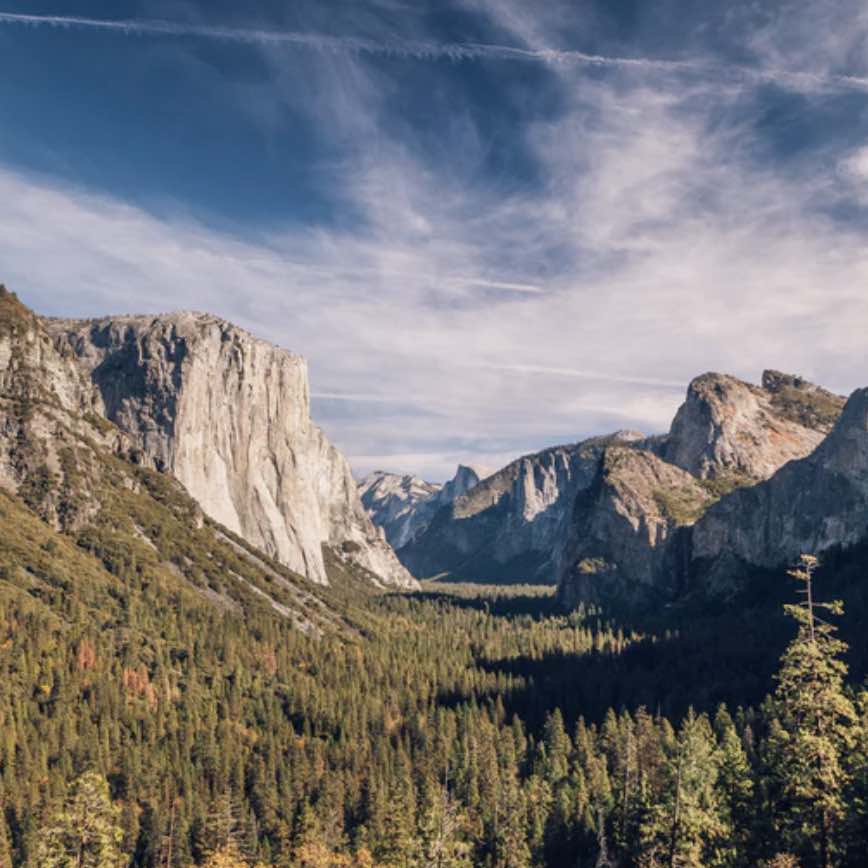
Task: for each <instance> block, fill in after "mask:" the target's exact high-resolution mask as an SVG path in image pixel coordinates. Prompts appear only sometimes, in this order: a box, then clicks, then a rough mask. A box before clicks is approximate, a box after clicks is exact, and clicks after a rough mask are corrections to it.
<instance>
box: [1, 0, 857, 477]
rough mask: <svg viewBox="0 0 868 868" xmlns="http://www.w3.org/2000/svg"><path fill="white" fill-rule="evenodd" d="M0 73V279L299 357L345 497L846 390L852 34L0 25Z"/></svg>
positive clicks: (249, 22) (602, 24)
mask: <svg viewBox="0 0 868 868" xmlns="http://www.w3.org/2000/svg"><path fill="white" fill-rule="evenodd" d="M107 22H108V23H107ZM120 22H123V23H124V24H123V26H120ZM0 51H2V56H3V57H4V75H3V76H2V78H0V197H2V198H0V201H2V203H3V207H2V208H0V279H2V280H4V281H5V282H6V283H7V285H9V286H10V287H11V288H13V289H16V290H17V291H18V292H19V294H20V295H21V296H22V297H23V298H24V299H25V300H26V301H27V302H28V303H29V304H31V306H33V307H34V308H35V309H36V310H38V311H39V312H42V313H46V314H56V315H82V316H84V315H87V316H90V315H99V314H108V313H117V312H128V311H146V312H151V311H152V312H158V311H164V310H168V309H176V308H194V309H200V310H209V311H212V312H215V313H217V314H220V315H222V316H225V317H227V318H229V319H231V320H233V321H235V322H238V323H239V324H241V325H243V326H245V327H247V328H249V329H250V330H251V331H253V332H254V333H256V334H258V335H261V336H263V337H266V338H268V339H270V340H273V341H275V342H277V343H279V344H281V345H283V346H286V347H288V348H291V349H293V350H295V351H297V352H300V353H302V354H303V355H305V356H306V357H307V359H308V361H309V365H310V372H311V381H312V389H313V393H314V396H315V397H314V414H315V418H316V419H317V421H318V422H319V423H320V424H321V425H322V426H323V427H324V428H325V430H326V431H327V433H328V434H329V435H330V437H331V438H332V439H333V440H334V441H335V442H336V443H337V445H339V446H340V447H341V448H342V449H343V450H344V451H345V452H346V454H347V455H348V456H349V457H350V459H351V461H352V463H353V465H354V467H355V469H356V471H357V472H359V473H364V472H367V471H369V470H371V469H374V468H385V469H392V470H401V471H411V472H416V473H419V474H421V475H424V476H427V477H429V478H432V479H442V478H444V477H445V476H447V475H449V473H450V471H451V468H452V467H454V465H455V464H456V463H457V462H458V461H465V462H474V463H478V464H483V465H488V466H492V467H493V466H499V465H500V464H502V463H505V462H506V461H507V460H509V459H510V458H512V457H514V456H516V455H518V454H521V453H523V452H527V451H531V450H534V449H538V448H541V447H543V446H546V445H551V444H553V443H558V442H567V441H573V440H577V439H579V438H581V437H583V436H587V435H589V434H594V433H601V432H605V431H609V430H613V429H616V428H626V427H630V428H639V429H641V430H644V431H648V432H656V431H660V430H664V429H665V428H666V427H667V425H668V421H669V419H670V417H671V415H672V413H673V412H674V410H675V409H676V407H677V405H678V403H679V401H680V400H681V398H682V396H683V391H684V387H685V385H686V383H687V381H688V380H689V379H690V378H691V377H692V376H694V375H696V374H698V373H701V372H703V371H706V370H723V371H727V372H731V373H734V374H737V375H740V376H743V377H745V378H747V379H751V380H756V379H757V378H758V377H759V374H760V372H761V370H762V368H763V367H777V368H782V369H785V370H792V371H796V372H799V373H802V374H804V375H805V376H808V377H811V378H814V379H816V380H818V381H820V382H822V383H823V384H825V385H828V386H830V387H832V388H835V389H837V390H839V391H842V392H846V391H849V390H851V389H853V388H855V387H857V386H860V385H866V383H868V370H866V355H868V351H866V341H865V338H864V336H865V333H866V327H868V292H866V286H868V284H866V279H868V243H866V242H868V219H866V217H868V10H866V8H865V7H864V4H862V3H859V2H854V0H836V2H834V3H832V2H828V0H815V2H763V3H756V2H753V0H745V2H739V0H734V2H727V3H722V4H708V3H703V2H698V0H696V2H686V0H679V2H676V0H663V2H655V3H648V2H642V0H636V2H629V0H599V2H590V0H589V2H576V0H550V2H546V3H545V4H540V3H530V2H526V0H431V2H421V0H420V2H401V0H367V2H366V0H341V2H334V0H312V2H293V3H287V2H274V0H256V2H249V0H248V2H245V3H243V4H239V3H230V2H228V0H208V2H187V0H139V2H127V0H112V2H76V0H63V2H60V0H57V2H27V3H24V2H12V0H0Z"/></svg>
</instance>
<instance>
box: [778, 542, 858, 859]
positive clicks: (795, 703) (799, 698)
mask: <svg viewBox="0 0 868 868" xmlns="http://www.w3.org/2000/svg"><path fill="white" fill-rule="evenodd" d="M817 566H818V561H817V559H816V558H815V557H813V556H811V555H802V557H801V560H800V562H799V564H798V566H796V567H795V568H794V569H792V570H791V571H790V575H791V576H793V578H795V579H796V580H797V581H798V582H799V583H800V585H801V588H800V591H801V593H802V596H803V600H802V602H800V603H799V604H797V605H787V606H786V607H785V608H786V611H787V612H788V613H789V614H790V615H791V616H792V617H793V618H794V619H795V620H796V622H797V623H798V634H797V635H796V638H795V639H793V641H792V642H791V643H790V644H789V646H788V647H787V649H786V651H785V652H784V654H783V656H782V657H781V666H780V670H779V672H778V674H777V676H776V678H777V689H776V691H775V704H776V707H777V713H778V719H779V724H780V725H779V726H777V727H775V728H774V729H773V731H772V734H771V736H770V753H771V756H772V757H773V762H774V765H775V767H776V768H775V770H776V773H777V776H778V778H779V781H780V789H781V792H782V795H783V799H782V801H781V804H779V805H778V816H779V821H780V823H781V831H782V832H783V834H784V836H785V838H786V840H787V841H789V842H790V843H791V845H792V847H793V849H794V850H796V851H798V852H800V853H802V854H803V856H805V857H806V858H807V859H809V860H811V861H815V862H816V863H817V864H818V865H820V866H822V868H827V866H830V865H833V864H835V863H836V861H837V855H836V854H837V853H838V852H839V850H840V841H839V840H838V838H839V830H840V826H841V821H842V819H843V817H844V813H845V804H844V791H845V787H846V785H847V782H848V774H847V769H846V765H845V762H844V758H845V756H846V755H847V754H848V753H849V752H850V751H851V750H852V748H853V747H854V744H855V738H856V723H857V718H856V711H855V709H854V707H853V703H852V702H851V701H850V699H849V698H848V697H847V695H846V693H845V692H844V676H845V675H846V672H847V667H846V664H845V663H844V662H843V661H842V660H841V659H840V658H841V655H842V654H843V653H844V651H845V650H846V648H847V646H846V645H845V644H844V643H843V642H842V641H840V640H839V639H837V638H835V628H834V627H833V626H832V625H831V624H829V623H826V622H825V621H823V620H822V619H821V618H820V617H819V616H818V615H817V611H818V610H824V611H826V612H829V613H830V614H832V615H840V614H842V612H843V604H842V603H841V602H840V601H837V600H836V601H833V602H830V603H818V602H816V600H815V599H814V588H813V576H814V572H815V570H816V568H817Z"/></svg>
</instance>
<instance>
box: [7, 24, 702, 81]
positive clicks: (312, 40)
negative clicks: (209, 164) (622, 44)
mask: <svg viewBox="0 0 868 868" xmlns="http://www.w3.org/2000/svg"><path fill="white" fill-rule="evenodd" d="M0 23H5V24H27V25H31V26H33V27H40V26H47V27H57V28H87V29H94V30H110V31H116V32H120V33H126V34H138V35H147V36H195V37H200V38H203V39H219V40H224V41H227V42H246V43H257V44H265V45H297V46H304V47H307V48H316V49H319V50H324V51H332V52H342V53H345V52H350V53H353V54H376V55H387V56H393V57H409V58H414V59H417V60H437V59H441V58H442V59H448V60H478V59H482V58H491V59H501V60H530V61H540V62H543V63H569V62H572V63H584V64H592V65H595V66H634V67H642V68H656V69H690V68H692V67H693V66H695V64H693V63H692V62H689V61H680V60H651V59H646V58H632V57H607V56H604V55H598V54H587V53H585V52H582V51H572V50H557V49H530V48H519V47H516V46H511V45H495V44H492V43H483V42H429V41H425V40H413V39H400V40H396V39H389V40H384V41H378V40H374V39H367V38H365V37H359V36H327V35H325V34H321V33H298V32H293V31H286V30H255V29H240V28H233V27H215V26H213V25H206V24H180V23H176V22H172V21H160V20H153V19H128V20H118V21H112V20H106V19H102V18H79V17H74V16H67V15H24V14H18V13H15V12H0Z"/></svg>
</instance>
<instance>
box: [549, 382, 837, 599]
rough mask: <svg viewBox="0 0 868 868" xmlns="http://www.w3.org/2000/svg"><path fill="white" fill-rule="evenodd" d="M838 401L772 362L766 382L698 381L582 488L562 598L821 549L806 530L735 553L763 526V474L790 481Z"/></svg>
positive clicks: (679, 579)
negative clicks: (665, 419)
mask: <svg viewBox="0 0 868 868" xmlns="http://www.w3.org/2000/svg"><path fill="white" fill-rule="evenodd" d="M843 405H844V399H843V398H841V397H839V396H837V395H833V394H832V393H831V392H828V391H826V390H824V389H821V388H820V387H818V386H814V385H813V384H811V383H808V382H807V381H805V380H803V379H801V378H799V377H794V376H790V375H786V374H781V373H779V372H777V371H766V372H764V374H763V378H762V385H761V386H755V385H753V384H750V383H746V382H743V381H742V380H738V379H737V378H735V377H731V376H729V375H725V374H714V373H708V374H703V375H701V376H699V377H697V378H695V379H694V380H693V381H692V382H691V383H690V385H689V387H688V389H687V395H686V398H685V401H684V403H683V404H682V405H681V407H680V408H679V410H678V412H677V414H676V416H675V419H674V420H673V423H672V427H671V429H670V431H669V433H668V434H667V435H665V436H664V437H662V438H655V439H651V440H648V441H646V442H644V443H641V442H640V443H635V444H633V448H632V449H631V450H629V451H628V450H626V449H623V448H621V449H619V450H618V451H617V453H616V454H615V453H613V450H612V449H611V448H610V449H608V450H607V451H606V453H605V454H604V455H603V456H602V458H601V461H600V464H599V467H598V470H597V476H596V478H595V480H594V482H593V484H592V485H590V486H589V487H588V488H587V489H585V490H583V491H582V492H580V494H579V496H578V497H577V499H576V503H575V508H574V513H573V520H572V523H571V525H570V530H569V534H568V538H567V542H566V543H565V545H564V549H563V554H562V557H561V561H560V565H559V594H560V597H561V599H562V600H563V601H564V602H565V603H567V604H574V603H575V602H577V601H578V600H581V599H598V598H601V597H618V598H622V599H628V600H630V599H633V600H637V599H649V598H657V599H664V600H666V599H669V600H671V599H674V598H675V597H677V596H678V595H679V594H681V593H683V592H684V591H685V590H687V589H688V588H689V587H691V585H692V583H693V582H694V581H696V580H697V575H698V574H699V573H700V572H702V571H705V572H708V570H709V569H710V567H709V565H710V564H712V563H713V564H714V565H715V575H716V577H717V578H716V581H717V582H718V583H720V582H722V581H724V580H726V581H728V582H729V583H730V584H732V583H733V582H735V581H737V579H736V577H735V573H734V571H733V565H734V562H735V561H736V560H738V559H739V558H740V559H741V562H742V563H745V562H750V563H753V564H755V565H760V564H771V563H775V564H778V563H785V562H786V561H787V560H788V559H792V557H794V556H797V555H798V554H799V553H800V552H801V551H813V550H817V549H816V548H815V547H814V546H810V547H807V548H805V547H802V548H800V547H799V546H800V545H802V546H804V544H805V542H806V539H805V538H804V537H803V540H802V542H801V543H799V542H796V541H794V540H790V541H789V543H788V544H786V545H783V544H780V543H777V544H776V545H775V546H772V545H769V546H768V547H767V549H766V550H765V560H763V559H761V558H760V557H759V555H760V552H761V550H762V549H763V546H764V545H765V543H764V542H759V541H757V542H756V544H755V545H754V546H753V548H752V551H750V552H748V551H743V552H742V553H741V554H740V555H739V554H738V551H737V550H738V547H739V545H740V544H741V540H742V534H744V533H748V532H749V533H754V534H756V533H759V535H760V536H762V532H761V531H758V528H761V527H766V526H767V525H768V521H769V519H768V514H769V508H768V505H767V504H765V503H763V502H762V495H761V494H759V493H760V492H763V491H766V486H771V483H766V482H765V481H766V480H770V479H777V478H778V477H783V478H789V474H790V473H791V470H790V468H795V467H797V466H799V465H801V464H803V463H805V462H810V461H811V459H810V458H809V457H808V456H811V455H812V453H814V452H815V450H817V454H819V453H821V451H822V450H823V447H825V445H826V443H828V442H829V440H831V439H833V435H829V432H830V431H831V430H833V426H834V425H835V422H836V420H837V419H838V417H839V415H840V413H841V410H842V407H843ZM835 430H837V428H836V429H835ZM833 434H834V432H833ZM827 435H829V437H828V440H827V439H826V438H827ZM821 444H823V446H821ZM818 447H820V448H819V449H818ZM772 488H773V489H774V490H777V488H776V487H775V486H772ZM828 506H829V505H828V504H826V507H825V508H828ZM815 512H816V511H815ZM805 515H806V520H807V521H811V520H813V519H816V518H817V515H816V514H815V515H814V516H813V517H812V518H808V517H807V514H805ZM768 542H770V541H768ZM775 548H776V551H775ZM697 559H699V561H701V562H702V563H703V564H704V566H700V563H699V561H697ZM695 561H696V563H695ZM706 584H707V583H706Z"/></svg>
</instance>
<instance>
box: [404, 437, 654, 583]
mask: <svg viewBox="0 0 868 868" xmlns="http://www.w3.org/2000/svg"><path fill="white" fill-rule="evenodd" d="M641 437H642V435H641V434H638V433H636V432H631V431H623V432H618V433H617V434H614V435H612V436H611V437H603V438H592V439H590V440H585V441H583V442H581V443H577V444H573V445H568V446H555V447H552V448H550V449H544V450H543V451H541V452H538V453H536V454H533V455H526V456H523V457H522V458H519V459H517V460H516V461H513V462H512V463H510V464H508V465H507V466H506V467H504V468H503V469H501V470H499V471H498V472H497V473H494V474H492V475H491V476H488V477H487V478H486V479H483V480H482V481H481V482H479V483H478V484H477V485H475V486H474V487H472V488H471V489H469V490H468V491H467V492H466V493H465V494H462V495H461V496H459V497H456V498H455V499H454V500H453V501H452V502H451V503H450V504H449V505H447V506H444V507H442V508H441V509H440V510H439V511H438V512H437V513H436V515H435V516H434V517H433V519H432V520H431V522H430V524H429V526H428V527H427V528H426V530H425V531H424V532H423V533H422V534H420V535H418V536H417V537H416V538H415V539H414V540H413V541H412V542H410V543H409V544H408V545H406V546H404V547H403V548H402V549H400V550H399V552H398V554H399V556H400V558H401V560H402V562H403V563H404V564H406V565H407V567H408V568H409V569H410V570H411V571H412V572H413V573H414V574H415V575H417V576H430V575H437V574H440V573H450V574H452V575H453V576H455V577H457V578H464V579H468V580H476V581H493V582H497V581H541V582H551V583H553V582H554V581H555V579H556V571H557V564H558V562H559V556H560V549H561V546H562V544H563V540H564V539H565V538H566V534H567V532H568V526H569V522H570V519H571V516H572V509H573V504H574V501H575V498H576V494H577V493H578V492H579V491H580V490H581V489H583V488H585V487H587V486H588V485H590V483H591V481H592V480H593V478H594V475H595V473H596V470H597V466H598V463H599V458H600V455H601V453H602V451H603V450H604V449H605V446H606V445H607V444H609V443H613V442H615V443H623V442H629V441H632V440H638V439H640V438H641Z"/></svg>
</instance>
